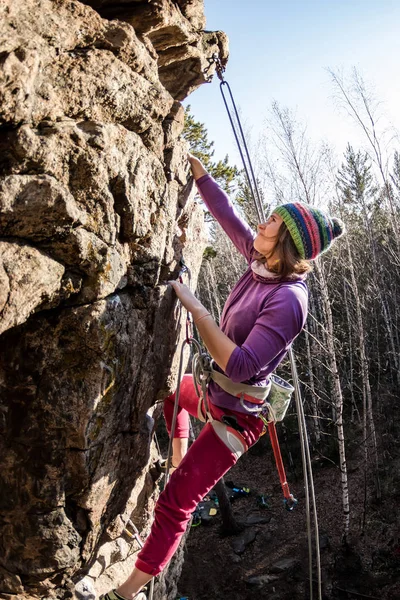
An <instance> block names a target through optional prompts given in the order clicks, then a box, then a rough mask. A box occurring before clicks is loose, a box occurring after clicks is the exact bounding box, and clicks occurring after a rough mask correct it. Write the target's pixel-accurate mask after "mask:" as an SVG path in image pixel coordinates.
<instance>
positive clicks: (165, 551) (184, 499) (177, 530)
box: [136, 375, 263, 575]
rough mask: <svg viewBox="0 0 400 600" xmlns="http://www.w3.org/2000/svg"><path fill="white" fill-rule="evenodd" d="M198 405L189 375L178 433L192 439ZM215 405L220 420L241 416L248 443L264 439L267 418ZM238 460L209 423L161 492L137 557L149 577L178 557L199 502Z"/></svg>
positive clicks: (169, 401) (169, 403)
mask: <svg viewBox="0 0 400 600" xmlns="http://www.w3.org/2000/svg"><path fill="white" fill-rule="evenodd" d="M174 400H175V394H172V395H171V396H169V397H168V398H166V400H165V403H164V414H165V419H166V423H167V429H168V431H170V429H171V422H172V414H173V408H174ZM198 404H199V399H198V397H197V395H196V392H195V390H194V386H193V379H192V376H191V375H184V377H183V379H182V382H181V389H180V396H179V406H180V408H179V411H178V417H177V422H176V427H175V436H174V437H176V438H187V437H189V414H191V415H193V416H195V417H197V416H198V412H197V411H198ZM210 404H211V414H212V416H213V418H214V419H215V420H218V421H220V420H221V417H222V416H223V415H229V416H234V417H236V420H237V423H238V425H239V426H240V427H242V428H243V429H244V431H243V432H242V436H243V438H244V440H245V442H246V444H247V446H248V447H250V446H252V445H253V444H255V442H256V441H257V440H258V439H259V437H260V434H261V431H262V427H263V423H262V421H261V419H258V418H257V417H255V416H253V415H246V414H243V413H239V412H235V411H229V410H227V409H225V408H224V409H222V408H219V407H218V406H215V405H213V404H212V403H210ZM235 462H236V456H235V455H234V453H233V452H231V450H230V449H229V448H228V447H227V446H226V445H225V444H224V443H223V441H221V439H220V438H219V437H218V436H217V434H216V433H215V431H214V429H213V427H212V426H211V424H210V423H207V424H206V425H205V426H204V427H203V429H202V431H201V433H200V435H199V437H198V438H197V440H196V441H195V442H194V443H193V444H192V445H191V446H190V447H189V450H188V452H187V454H186V456H185V457H184V459H183V460H182V462H181V464H180V465H179V467H178V468H177V469H176V471H174V473H173V474H172V475H171V477H170V479H169V482H168V485H167V486H166V488H165V490H164V491H163V492H162V493H161V495H160V498H159V500H158V502H157V505H156V509H155V517H154V523H153V526H152V528H151V532H150V535H149V537H148V538H147V540H146V543H145V545H144V547H143V548H142V550H141V551H140V552H139V555H138V558H137V561H136V567H137V568H138V569H140V570H141V571H144V572H145V573H148V574H149V575H158V573H160V572H161V571H162V570H163V569H164V567H165V566H166V564H167V563H168V562H169V561H170V560H171V558H172V556H173V555H174V553H175V551H176V549H177V547H178V545H179V542H180V540H181V537H182V535H183V534H184V532H185V530H186V527H187V524H188V521H189V520H190V516H191V514H192V513H193V511H194V510H195V508H196V506H197V504H198V503H199V502H200V501H201V500H202V499H203V498H204V496H205V495H206V494H207V493H208V492H209V491H210V490H211V489H212V488H213V487H214V485H215V484H216V483H217V482H218V481H219V479H221V477H222V476H223V475H224V473H226V472H227V471H228V470H229V469H230V468H231V467H232V466H233V465H234V464H235Z"/></svg>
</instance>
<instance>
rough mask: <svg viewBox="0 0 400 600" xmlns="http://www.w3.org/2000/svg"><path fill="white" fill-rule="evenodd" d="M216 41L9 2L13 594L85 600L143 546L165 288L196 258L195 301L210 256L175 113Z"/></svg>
mask: <svg viewBox="0 0 400 600" xmlns="http://www.w3.org/2000/svg"><path fill="white" fill-rule="evenodd" d="M204 25H205V20H204V14H203V4H202V2H201V0H176V1H172V0H154V1H150V2H146V3H142V2H137V1H122V2H119V3H115V2H111V1H103V0H98V1H96V0H93V1H90V2H89V1H88V2H86V3H85V4H83V3H79V2H75V1H73V0H72V1H71V0H52V1H50V0H4V1H3V2H2V3H1V6H0V175H1V179H0V334H1V335H0V416H1V420H0V428H1V436H0V452H1V458H2V469H1V470H0V522H1V537H0V594H14V595H17V597H18V598H21V599H24V598H25V599H28V598H46V599H47V598H48V599H50V598H54V599H56V598H59V599H63V598H71V597H73V595H74V592H73V590H74V588H75V586H76V594H77V597H86V598H89V597H90V593H91V592H90V590H93V589H94V587H95V588H96V590H97V592H102V591H104V590H105V589H106V588H107V589H108V588H110V587H114V586H115V585H116V584H118V583H119V582H120V581H121V579H123V578H124V576H125V575H126V574H127V573H128V572H129V570H130V568H131V566H132V564H133V562H134V558H135V554H136V551H137V549H138V548H137V544H136V542H133V540H132V538H131V537H129V535H128V534H126V532H125V531H124V530H125V526H126V524H127V521H128V519H130V518H132V519H133V520H134V522H135V523H136V525H137V526H138V528H139V529H140V530H141V531H142V533H143V535H145V534H146V532H147V531H148V529H149V526H150V523H151V513H152V509H153V506H154V501H155V496H156V494H155V491H154V490H155V479H156V476H155V469H154V460H155V454H156V453H155V450H154V446H153V444H152V435H153V432H154V418H157V416H158V413H159V411H155V412H154V408H153V407H154V403H155V401H156V399H161V398H163V397H164V396H165V395H166V394H167V393H168V392H169V391H170V390H171V389H172V388H173V387H174V385H175V383H176V376H177V362H178V353H177V352H176V350H177V347H179V344H180V342H181V341H182V339H183V331H182V323H183V319H182V318H181V315H180V309H179V306H178V305H177V302H176V299H175V297H174V296H173V294H172V292H171V290H169V289H168V288H167V287H165V286H160V285H159V284H160V282H161V281H163V280H166V279H168V278H171V277H176V276H177V273H178V271H179V260H180V258H181V257H182V254H183V255H184V257H185V261H186V263H187V264H188V265H189V266H190V268H191V270H192V275H193V277H192V280H193V285H195V282H196V279H197V273H198V269H199V266H200V262H201V256H202V249H203V243H204V232H203V218H202V211H201V210H200V209H199V208H198V207H197V206H196V205H195V204H194V201H193V193H192V187H193V186H192V183H191V181H190V180H188V168H187V165H186V160H185V155H186V150H187V149H186V146H185V143H184V142H183V141H182V140H181V139H180V137H179V136H180V134H181V132H182V128H183V108H182V106H181V104H180V102H179V101H180V100H182V99H183V98H184V97H186V96H187V95H188V94H189V93H191V92H192V91H194V90H195V89H196V88H197V87H198V86H199V85H201V84H202V83H204V82H205V81H206V80H207V79H208V77H209V76H210V75H211V74H212V73H213V69H212V68H210V63H209V60H208V59H209V58H210V57H211V56H212V54H214V53H218V54H219V56H220V58H221V59H222V61H223V62H225V61H226V59H227V42H226V38H225V36H224V34H222V33H221V32H217V33H212V32H203V31H202V29H203V28H204ZM171 569H175V570H176V571H177V572H178V571H179V561H178V563H177V562H176V561H175V564H172V567H171ZM175 591H176V590H175V589H174V586H173V584H172V585H171V582H170V581H169V583H168V585H167V583H166V581H165V580H163V579H162V578H161V581H160V583H159V584H158V589H157V587H156V593H155V598H163V599H165V598H175ZM85 594H86V596H85ZM14 597H15V596H14Z"/></svg>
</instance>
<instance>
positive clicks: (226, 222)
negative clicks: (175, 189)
mask: <svg viewBox="0 0 400 600" xmlns="http://www.w3.org/2000/svg"><path fill="white" fill-rule="evenodd" d="M188 160H189V162H190V166H191V168H192V173H193V177H194V178H195V180H196V184H197V187H198V190H199V192H200V195H201V197H202V198H203V200H204V203H205V205H206V206H207V208H208V210H209V211H210V213H211V214H212V215H213V217H214V218H215V219H216V220H217V221H218V223H219V224H220V225H221V227H222V229H223V230H224V231H225V233H226V234H227V235H228V236H229V238H230V239H231V240H232V242H233V243H234V245H235V246H236V248H237V249H238V250H239V252H240V253H241V254H243V256H244V257H245V258H246V260H247V261H248V262H250V261H251V255H252V250H253V240H254V234H253V232H252V230H251V229H250V227H249V226H248V225H247V223H245V222H244V221H243V220H242V219H241V218H240V216H239V215H238V213H237V212H236V210H235V208H234V207H233V205H232V203H231V202H230V200H229V198H228V196H227V194H226V193H225V192H224V191H223V190H222V189H221V188H220V187H219V186H218V184H217V183H216V182H215V181H214V179H213V178H212V177H211V176H210V175H209V174H208V173H207V171H206V170H205V169H204V167H203V165H202V164H201V162H200V161H199V160H198V159H197V158H196V157H195V156H192V155H191V154H189V156H188Z"/></svg>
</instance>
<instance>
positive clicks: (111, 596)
mask: <svg viewBox="0 0 400 600" xmlns="http://www.w3.org/2000/svg"><path fill="white" fill-rule="evenodd" d="M100 600H126V598H124V597H123V596H121V594H118V593H117V592H116V591H115V590H111V592H107V594H102V595H101V596H100ZM135 600H147V599H146V594H145V593H144V592H139V593H138V594H136V596H135Z"/></svg>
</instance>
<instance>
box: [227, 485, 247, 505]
mask: <svg viewBox="0 0 400 600" xmlns="http://www.w3.org/2000/svg"><path fill="white" fill-rule="evenodd" d="M225 485H226V487H227V488H228V496H229V500H230V501H231V502H233V501H234V500H236V498H243V497H244V498H247V496H249V495H250V493H251V492H250V488H249V487H247V486H239V485H235V484H234V483H233V481H225Z"/></svg>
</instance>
